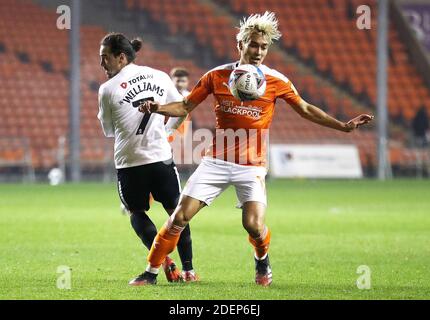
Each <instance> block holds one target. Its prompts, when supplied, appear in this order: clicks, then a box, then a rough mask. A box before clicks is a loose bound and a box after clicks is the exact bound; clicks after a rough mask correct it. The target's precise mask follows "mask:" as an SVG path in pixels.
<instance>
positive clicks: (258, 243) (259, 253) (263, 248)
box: [248, 226, 270, 260]
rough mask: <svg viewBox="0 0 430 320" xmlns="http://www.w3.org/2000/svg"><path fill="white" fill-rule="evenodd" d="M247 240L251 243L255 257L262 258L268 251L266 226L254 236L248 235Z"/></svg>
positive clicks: (268, 242)
mask: <svg viewBox="0 0 430 320" xmlns="http://www.w3.org/2000/svg"><path fill="white" fill-rule="evenodd" d="M248 240H249V242H250V243H251V244H252V246H253V247H254V250H255V257H256V258H257V259H260V260H261V259H263V258H264V257H265V256H266V254H267V252H268V251H269V245H270V230H269V228H268V227H267V226H265V227H264V230H263V232H262V233H261V234H260V235H259V236H258V237H256V238H253V237H251V236H250V235H249V236H248Z"/></svg>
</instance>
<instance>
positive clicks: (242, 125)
mask: <svg viewBox="0 0 430 320" xmlns="http://www.w3.org/2000/svg"><path fill="white" fill-rule="evenodd" d="M280 36H281V34H280V32H279V31H278V21H277V19H276V17H275V15H274V13H271V12H265V13H264V14H261V15H260V14H255V15H251V16H249V17H248V18H247V19H244V20H243V21H242V22H241V24H240V30H239V33H238V34H237V47H238V50H239V54H240V59H239V61H238V62H235V63H230V64H227V65H223V66H220V67H217V68H215V69H213V70H210V71H209V72H207V73H206V74H205V75H204V76H203V77H202V78H201V79H200V81H199V82H198V84H197V85H196V86H195V87H194V88H193V90H192V92H191V93H190V94H189V95H188V96H187V97H186V98H185V99H184V100H183V101H181V102H173V103H169V104H166V105H160V104H159V103H156V102H149V101H148V102H145V103H144V104H142V105H141V106H140V107H139V109H140V111H141V112H150V113H154V112H155V113H159V114H162V115H168V116H173V117H183V116H185V115H187V114H188V113H189V112H191V111H192V110H193V109H194V108H195V107H196V106H198V105H199V104H200V103H201V102H202V101H203V100H204V99H205V98H206V97H207V96H208V95H210V94H213V95H214V97H215V106H214V111H215V114H216V129H217V136H223V135H225V132H227V131H228V130H230V131H236V132H237V131H240V130H242V131H245V133H246V134H247V141H246V143H245V145H246V146H247V147H246V148H241V146H240V145H238V143H237V142H236V140H237V139H233V145H231V146H229V145H227V146H224V145H221V146H220V142H223V141H224V139H217V137H215V139H214V143H213V145H212V147H211V148H210V150H208V152H207V154H206V157H204V158H203V160H202V162H201V163H200V165H199V167H198V168H197V169H196V171H195V172H194V174H193V175H192V176H191V177H190V179H189V180H188V182H187V184H186V186H185V188H184V190H183V192H182V195H181V200H180V202H179V204H178V206H177V207H176V209H175V211H174V213H173V215H172V216H171V218H170V219H169V220H168V221H167V222H166V224H165V225H164V226H163V227H162V228H161V229H160V231H159V232H158V234H157V236H156V238H155V240H154V242H153V244H152V247H151V250H150V253H149V255H148V262H149V264H148V267H147V269H146V272H145V273H144V278H145V279H146V282H147V284H153V283H154V282H155V281H154V279H155V277H156V274H157V272H158V269H159V267H160V266H161V264H162V263H163V261H164V259H165V257H166V255H167V254H169V253H170V252H172V251H173V250H174V248H175V247H176V244H177V242H178V239H179V235H180V234H181V232H182V230H183V229H184V227H185V226H186V225H187V224H188V223H189V222H190V220H191V219H192V218H193V217H194V215H195V214H196V213H197V212H199V210H200V209H202V208H203V207H204V206H206V205H210V204H211V202H212V201H213V200H214V199H215V198H216V197H217V196H218V195H219V194H220V193H221V192H222V191H223V190H225V189H226V188H227V187H228V186H229V185H233V186H234V187H235V189H236V194H237V197H238V200H239V206H240V207H241V208H242V224H243V227H244V228H245V229H246V231H247V232H248V234H249V237H248V239H249V242H250V243H251V245H252V246H253V247H254V251H255V255H254V259H255V270H256V275H255V282H256V283H257V284H258V285H261V286H268V285H270V284H271V282H272V271H271V268H270V263H269V256H268V250H269V245H270V230H269V228H268V227H267V226H266V224H265V221H264V220H265V219H264V218H265V211H266V194H265V185H264V178H265V175H266V168H265V166H264V164H265V147H266V145H265V143H264V141H263V140H264V139H263V138H264V137H263V135H262V134H260V133H261V132H263V131H264V130H267V129H268V128H269V126H270V123H271V121H272V117H273V114H274V108H275V101H276V99H279V98H280V99H284V100H285V101H286V102H287V103H288V104H289V105H290V106H291V107H292V108H293V109H294V110H295V111H296V112H297V113H299V114H300V115H301V116H302V117H303V118H305V119H307V120H310V121H312V122H315V123H317V124H319V125H322V126H326V127H329V128H332V129H336V130H340V131H344V132H350V131H353V130H354V129H356V128H358V127H359V126H361V125H364V124H366V123H368V122H369V121H371V120H372V119H373V116H371V115H366V114H362V115H359V116H358V117H356V118H354V119H352V120H350V121H348V122H346V123H345V122H342V121H339V120H337V119H335V118H333V117H331V116H329V115H328V114H326V113H325V112H324V111H322V110H321V109H320V108H318V107H316V106H314V105H312V104H310V103H308V102H306V101H305V100H303V99H302V98H301V97H300V95H299V94H298V92H297V90H296V89H295V88H294V86H293V84H292V83H291V81H290V80H289V79H288V78H287V77H286V76H284V75H283V74H281V73H279V72H278V71H276V70H273V69H270V68H269V67H267V66H265V65H263V64H262V63H263V61H264V58H265V57H266V55H267V52H268V49H269V46H270V44H271V43H272V41H273V40H278V39H279V38H280ZM240 64H252V65H255V66H257V67H259V68H260V69H261V70H262V72H263V73H264V74H265V77H266V81H267V87H266V91H265V94H264V95H263V96H262V97H261V98H259V99H258V100H253V101H245V102H241V101H239V100H237V99H236V98H234V97H233V96H232V95H231V93H230V91H229V89H228V87H227V86H226V83H228V79H229V76H230V73H231V72H232V70H233V69H234V68H235V67H237V66H238V65H240ZM252 130H254V132H255V131H256V132H257V138H256V139H255V138H252V137H251V136H252V134H251V131H252ZM227 138H228V137H227ZM255 141H257V142H258V141H259V142H258V143H255ZM239 144H240V142H239ZM229 153H230V154H229ZM232 154H233V155H232Z"/></svg>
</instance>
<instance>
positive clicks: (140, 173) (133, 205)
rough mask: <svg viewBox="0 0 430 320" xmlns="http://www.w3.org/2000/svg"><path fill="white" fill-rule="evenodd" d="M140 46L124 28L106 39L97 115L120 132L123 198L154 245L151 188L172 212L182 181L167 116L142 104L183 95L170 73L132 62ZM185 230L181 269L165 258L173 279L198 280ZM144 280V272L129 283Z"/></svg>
mask: <svg viewBox="0 0 430 320" xmlns="http://www.w3.org/2000/svg"><path fill="white" fill-rule="evenodd" d="M141 47H142V41H141V40H139V39H135V40H133V41H130V40H129V39H127V38H126V37H125V36H124V35H123V34H120V33H110V34H107V35H106V36H105V37H104V38H103V39H102V41H101V46H100V65H101V67H102V68H103V69H104V70H105V73H106V76H107V77H108V78H109V80H108V81H106V82H105V83H103V84H102V85H101V86H100V89H99V113H98V118H99V120H100V122H101V125H102V129H103V132H104V134H105V136H106V137H113V138H115V156H114V157H115V167H116V169H117V175H118V193H119V196H120V199H121V202H122V203H123V204H124V206H125V207H126V208H127V210H128V211H129V212H130V213H131V216H130V221H131V225H132V227H133V229H134V230H135V232H136V234H137V235H138V237H139V238H140V239H141V241H142V242H143V244H144V245H145V246H146V247H147V248H148V249H149V248H150V247H151V245H152V242H153V240H154V237H155V235H156V234H157V229H156V227H155V225H154V223H153V222H152V221H151V219H150V218H149V217H148V215H147V211H148V210H149V208H150V203H149V195H150V193H151V194H152V196H153V197H154V199H155V200H156V201H159V202H160V203H162V205H163V207H164V209H165V210H166V212H167V213H168V214H169V215H170V214H172V213H173V210H174V208H175V207H176V205H177V203H178V200H179V196H180V192H181V187H180V181H179V176H178V171H177V169H176V166H175V164H174V163H173V161H172V152H171V148H170V145H169V143H168V141H167V135H166V131H165V128H164V118H165V117H164V116H162V115H159V114H151V115H150V114H142V113H140V112H139V111H138V109H137V107H138V106H139V104H141V103H142V101H148V100H150V101H157V102H159V103H162V104H165V103H169V102H173V101H180V100H182V99H183V97H182V96H181V95H180V94H179V92H178V90H177V89H176V88H175V86H174V84H173V82H172V81H171V79H170V78H169V76H168V75H167V74H166V73H164V72H162V71H159V70H156V69H153V68H150V67H147V66H138V65H136V64H134V63H133V62H134V60H135V58H136V52H137V51H139V50H140V48H141ZM184 231H185V232H183V233H182V235H181V239H180V240H179V244H178V252H179V256H180V258H181V262H182V267H183V271H182V274H181V272H180V271H179V269H178V268H177V267H176V265H175V263H174V262H173V260H172V259H170V258H169V257H168V256H167V257H166V259H165V260H163V268H164V271H165V273H166V278H167V280H168V281H170V282H177V281H182V280H185V281H195V280H197V277H196V275H195V272H194V270H193V265H192V244H191V234H190V229H189V228H188V229H187V230H184ZM154 279H155V278H154ZM143 283H144V282H143V278H142V275H140V276H138V277H136V278H135V279H133V280H131V281H130V283H129V284H130V285H134V286H138V285H141V284H143Z"/></svg>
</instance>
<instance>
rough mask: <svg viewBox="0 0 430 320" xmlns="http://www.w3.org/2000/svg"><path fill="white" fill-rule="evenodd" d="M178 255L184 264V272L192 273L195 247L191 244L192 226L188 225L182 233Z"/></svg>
mask: <svg viewBox="0 0 430 320" xmlns="http://www.w3.org/2000/svg"><path fill="white" fill-rule="evenodd" d="M178 253H179V257H180V258H181V262H182V270H184V271H190V270H192V269H193V262H192V260H193V247H192V242H191V231H190V226H189V225H187V226H186V227H185V229H184V230H183V231H182V233H181V236H180V237H179V241H178Z"/></svg>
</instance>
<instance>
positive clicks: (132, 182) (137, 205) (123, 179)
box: [117, 161, 181, 212]
mask: <svg viewBox="0 0 430 320" xmlns="http://www.w3.org/2000/svg"><path fill="white" fill-rule="evenodd" d="M117 175H118V193H119V197H120V199H121V202H122V203H123V204H124V205H125V207H126V208H127V209H128V210H129V211H131V212H139V211H148V210H149V207H150V205H149V194H150V193H151V194H152V196H153V197H154V199H155V200H156V201H158V202H161V203H162V204H163V207H164V208H165V209H175V208H176V205H177V204H178V201H179V196H180V194H181V185H180V182H179V175H178V170H177V169H176V166H175V164H174V163H173V161H172V162H171V163H170V164H166V163H164V162H155V163H150V164H145V165H142V166H137V167H131V168H123V169H118V170H117Z"/></svg>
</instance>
